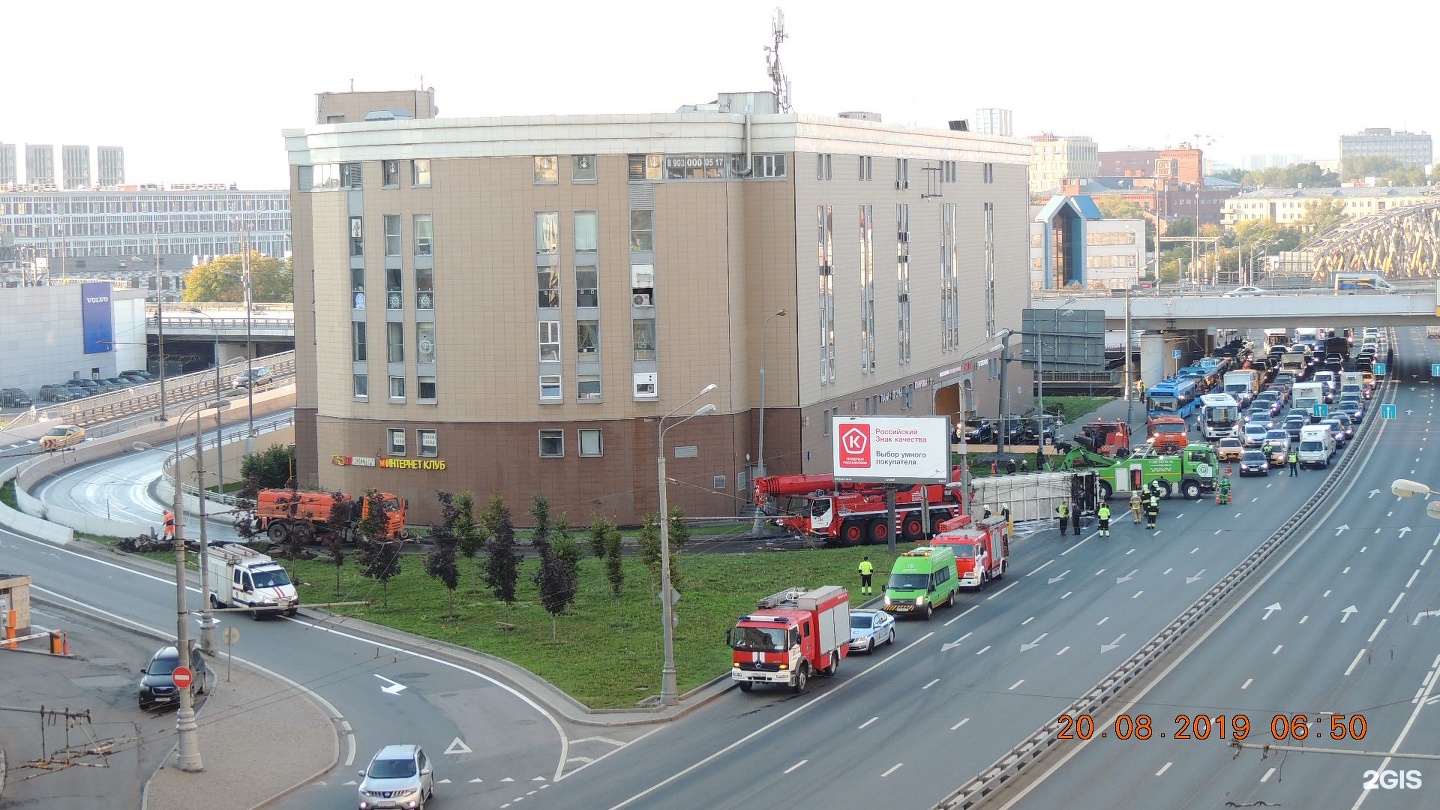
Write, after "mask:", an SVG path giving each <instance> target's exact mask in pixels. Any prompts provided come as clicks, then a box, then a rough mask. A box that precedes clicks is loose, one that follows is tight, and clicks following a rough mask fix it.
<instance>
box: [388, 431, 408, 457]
mask: <svg viewBox="0 0 1440 810" xmlns="http://www.w3.org/2000/svg"><path fill="white" fill-rule="evenodd" d="M385 432H386V434H388V435H389V440H388V441H387V442H386V443H385V454H386V455H387V456H389V457H390V458H405V456H406V454H407V448H406V446H405V428H386V429H385Z"/></svg>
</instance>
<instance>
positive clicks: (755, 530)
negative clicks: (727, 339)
mask: <svg viewBox="0 0 1440 810" xmlns="http://www.w3.org/2000/svg"><path fill="white" fill-rule="evenodd" d="M785 314H786V312H785V310H783V309H782V310H780V311H779V312H777V313H775V314H774V315H770V316H769V317H767V318H766V319H765V322H764V323H762V324H761V325H760V455H759V457H758V463H757V464H756V469H757V470H758V476H757V477H761V478H763V477H764V476H765V357H766V354H765V328H766V327H768V326H769V325H770V322H771V321H773V320H775V319H776V318H783V317H785ZM760 506H761V505H760V504H758V503H757V504H755V525H753V526H751V527H750V533H751V534H759V533H760V518H761V515H762V511H761V508H760Z"/></svg>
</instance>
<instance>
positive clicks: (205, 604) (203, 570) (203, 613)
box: [173, 399, 230, 660]
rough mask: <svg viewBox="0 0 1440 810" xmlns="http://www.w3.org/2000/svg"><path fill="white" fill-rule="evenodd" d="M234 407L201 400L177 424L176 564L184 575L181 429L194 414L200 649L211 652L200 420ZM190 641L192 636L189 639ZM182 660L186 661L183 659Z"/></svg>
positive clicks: (212, 622)
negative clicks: (211, 412) (206, 414)
mask: <svg viewBox="0 0 1440 810" xmlns="http://www.w3.org/2000/svg"><path fill="white" fill-rule="evenodd" d="M229 407H230V401H229V400H224V399H217V400H215V401H213V402H197V403H195V404H194V405H191V406H190V407H189V408H186V409H185V411H184V413H182V414H181V415H180V421H179V422H176V423H175V471H174V477H175V481H174V483H175V504H174V507H173V509H174V513H175V554H176V556H177V557H178V559H177V561H176V564H177V565H178V566H180V568H179V569H178V570H179V572H180V574H181V575H182V578H183V574H184V560H185V497H184V496H185V493H184V490H183V489H182V488H181V485H180V432H181V429H182V428H183V427H184V424H185V420H186V419H187V418H189V416H190V415H191V414H192V413H193V414H194V415H195V472H196V474H197V475H198V477H199V481H198V483H199V485H200V486H199V489H200V649H201V650H203V651H205V652H207V653H209V652H214V650H215V616H214V614H213V613H212V612H211V608H212V607H213V605H211V604H210V577H209V573H210V561H209V557H210V555H209V554H208V553H207V552H208V551H209V549H210V543H209V536H208V534H207V531H206V528H207V527H206V523H207V521H206V519H205V455H204V452H203V448H202V445H201V438H202V436H203V435H204V434H203V428H202V427H201V422H200V416H199V414H200V412H201V411H205V410H208V409H210V408H214V409H215V410H216V411H223V410H225V409H226V408H229ZM186 641H187V643H188V641H189V639H188V637H187V639H186ZM181 660H184V659H183V658H182V659H181Z"/></svg>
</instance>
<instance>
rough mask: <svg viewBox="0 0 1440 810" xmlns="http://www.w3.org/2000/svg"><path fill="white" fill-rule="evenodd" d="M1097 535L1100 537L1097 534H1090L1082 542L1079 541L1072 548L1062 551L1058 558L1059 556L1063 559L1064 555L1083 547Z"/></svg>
mask: <svg viewBox="0 0 1440 810" xmlns="http://www.w3.org/2000/svg"><path fill="white" fill-rule="evenodd" d="M1099 535H1100V533H1099V532H1091V533H1090V535H1089V536H1088V537H1086V538H1085V539H1084V540H1081V541H1080V542H1078V543H1076V544H1075V545H1073V546H1071V547H1069V548H1067V549H1065V550H1064V551H1062V552H1060V556H1061V557H1064V556H1065V555H1066V554H1069V553H1070V552H1072V551H1074V550H1075V549H1077V548H1080V547H1081V546H1083V545H1085V544H1086V543H1088V542H1090V540H1091V539H1092V538H1095V537H1098V536H1099Z"/></svg>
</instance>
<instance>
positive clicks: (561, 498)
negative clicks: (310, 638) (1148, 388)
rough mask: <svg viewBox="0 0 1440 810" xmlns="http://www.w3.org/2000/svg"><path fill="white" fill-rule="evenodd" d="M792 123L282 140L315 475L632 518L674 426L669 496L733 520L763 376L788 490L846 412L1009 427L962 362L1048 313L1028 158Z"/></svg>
mask: <svg viewBox="0 0 1440 810" xmlns="http://www.w3.org/2000/svg"><path fill="white" fill-rule="evenodd" d="M336 95H337V94H329V95H328V97H327V102H326V105H324V106H325V108H327V109H330V110H335V109H348V110H351V112H350V113H348V114H347V116H346V118H345V119H344V120H346V121H356V120H357V119H361V118H363V116H361V115H359V114H358V111H361V110H364V109H365V108H366V104H365V102H366V98H365V96H366V95H367V94H354V96H355V97H356V98H354V99H350V100H344V99H337V98H335V96H336ZM427 101H428V99H427ZM370 106H371V107H372V108H374V109H382V108H386V109H389V110H390V112H396V110H395V105H393V104H389V103H388V100H386V99H383V98H381V99H380V100H377V101H376V102H375V103H373V104H372V105H370ZM411 109H412V110H416V109H418V110H420V111H422V113H423V111H425V110H427V109H433V107H431V106H430V105H428V104H422V105H417V106H414V107H411ZM774 110H775V100H774V97H773V95H771V94H768V93H749V94H734V95H727V96H722V97H721V98H720V99H719V101H717V102H715V103H712V104H707V105H698V106H696V107H687V108H682V111H681V112H677V113H668V114H641V115H585V116H578V115H577V116H542V117H515V118H468V119H438V118H430V117H428V116H427V115H424V114H421V115H419V116H417V117H415V118H413V119H410V118H405V117H404V116H403V112H404V111H403V110H401V111H399V112H400V113H401V114H400V115H396V116H395V117H394V119H393V120H382V121H374V120H372V121H370V122H357V123H338V124H324V123H320V124H316V125H315V126H312V127H310V128H307V129H303V130H288V131H286V132H285V133H284V135H285V140H286V147H287V150H288V152H289V162H290V164H291V183H292V186H291V188H292V192H293V193H292V196H291V203H292V211H291V215H292V221H293V223H294V241H293V250H294V267H295V311H296V337H295V342H296V357H297V370H298V380H299V382H298V393H297V402H296V413H297V416H296V439H297V451H298V455H299V462H298V463H299V474H300V477H301V480H303V481H306V482H313V483H318V484H319V485H321V486H324V487H325V488H327V489H329V488H334V489H340V490H344V491H349V492H354V491H358V490H362V489H364V488H367V487H375V488H376V489H378V490H381V491H384V492H392V493H396V494H399V495H402V496H404V497H407V498H409V499H410V500H411V503H412V515H413V517H414V518H415V519H418V520H422V521H423V520H429V519H434V518H435V517H436V515H437V513H438V507H437V504H436V499H435V493H436V492H437V491H450V492H458V491H471V492H474V493H475V494H476V496H477V497H478V498H479V499H481V500H482V501H483V500H484V499H486V498H488V496H489V494H490V493H491V492H492V491H496V490H498V491H500V492H501V493H503V494H504V495H505V497H506V499H507V502H508V503H509V504H510V506H511V508H512V510H513V511H514V512H515V515H516V522H517V523H519V524H521V525H525V524H527V523H528V517H527V516H525V515H524V509H525V507H526V506H528V504H529V500H530V496H531V494H532V493H534V492H537V491H543V492H545V493H546V494H547V495H548V497H549V499H550V501H551V503H552V505H553V508H554V509H555V511H556V512H564V513H566V514H567V515H568V516H569V519H570V521H571V522H572V523H575V524H583V523H588V522H589V521H590V520H591V518H592V516H594V515H596V514H603V515H608V516H610V517H612V518H614V519H617V520H619V521H621V522H623V523H634V522H637V521H638V520H639V519H640V518H641V516H642V515H643V514H645V513H647V512H651V511H654V510H655V509H656V508H657V483H656V482H657V474H656V466H657V465H656V454H657V450H658V447H657V435H656V433H657V420H658V418H659V417H662V416H664V415H666V414H668V413H671V412H674V413H675V416H673V417H671V418H670V419H668V420H667V421H665V423H664V427H665V429H666V434H665V439H664V447H665V453H666V463H667V471H666V472H667V476H668V478H669V479H670V485H669V498H670V503H671V504H672V505H674V506H679V507H681V508H683V509H684V510H685V511H686V513H687V514H689V515H691V516H733V515H738V514H743V513H745V512H746V511H747V509H748V507H749V490H750V483H751V480H752V477H753V476H754V474H755V472H756V469H757V464H758V459H759V445H760V443H761V442H760V433H761V413H762V411H761V404H762V387H761V380H762V370H763V372H764V380H765V386H764V391H763V397H764V400H763V404H764V411H763V414H764V419H763V425H764V452H765V466H766V467H767V468H768V472H769V473H770V474H779V473H823V472H829V471H830V468H831V462H830V435H829V434H830V420H831V419H832V418H833V417H834V416H837V415H840V416H850V415H864V414H886V415H928V414H930V413H931V412H932V408H933V410H934V412H938V413H943V414H954V413H957V412H958V411H959V410H960V409H961V407H962V406H961V402H962V400H963V401H964V402H966V403H969V406H970V407H971V408H972V409H973V410H976V411H978V412H980V413H982V414H986V415H994V414H995V413H996V412H997V409H998V398H999V384H998V381H997V380H996V379H994V376H995V374H994V372H995V370H996V369H997V368H998V366H999V364H998V363H994V362H993V361H992V362H989V363H987V362H986V358H984V357H982V358H979V359H978V360H977V359H975V358H971V357H968V356H967V355H968V354H969V353H971V352H975V351H979V350H982V349H984V348H988V346H986V345H985V344H986V343H988V342H990V341H986V336H987V335H989V334H993V333H994V332H996V331H998V330H999V329H1002V328H1005V327H1011V328H1015V329H1017V330H1018V327H1019V321H1020V310H1021V308H1022V307H1024V306H1025V305H1026V302H1027V300H1028V291H1027V288H1028V286H1029V283H1028V275H1029V271H1028V261H1027V258H1028V257H1027V244H1028V241H1027V236H1026V228H1027V219H1028V210H1029V206H1028V202H1027V194H1026V171H1027V168H1028V165H1029V160H1030V154H1031V150H1030V144H1029V143H1028V142H1027V141H1023V140H1019V139H1011V138H999V137H988V136H981V135H976V134H973V133H968V132H952V131H945V130H925V129H916V128H912V127H905V126H897V125H891V124H884V123H880V122H878V121H875V120H874V119H875V118H878V116H874V115H873V114H868V117H869V118H870V119H871V120H860V119H859V118H854V117H852V118H839V117H827V116H815V115H805V114H794V113H783V114H781V113H776V112H774ZM852 115H853V114H852ZM332 120H333V119H332ZM782 310H783V311H784V312H785V313H786V314H784V315H780V316H777V313H779V312H781V311H782ZM1016 353H1017V354H1018V350H1017V351H1016ZM1012 371H1013V372H1015V376H1013V377H1012V380H1013V381H1012V382H1011V383H1010V385H1009V387H1010V388H1011V390H1012V391H1013V390H1015V389H1017V388H1022V387H1023V388H1025V389H1026V390H1028V385H1026V384H1025V383H1023V382H1021V381H1019V377H1018V373H1019V371H1020V370H1019V368H1018V366H1017V367H1015V368H1014V369H1012ZM1026 377H1027V378H1028V374H1027V375H1026ZM711 383H714V384H715V386H716V387H715V389H714V390H713V391H711V392H710V393H708V394H704V395H702V396H699V397H696V395H697V394H699V393H700V392H701V391H702V390H703V389H704V388H705V387H706V386H707V385H709V384H711ZM962 391H963V392H964V393H963V394H962ZM692 399H693V401H691V400H692ZM687 403H688V404H687ZM707 404H713V405H714V406H715V410H714V412H713V413H710V414H707V415H704V416H699V417H696V418H693V419H691V420H689V421H686V422H684V423H683V424H681V420H682V419H683V418H684V417H685V416H686V415H689V414H692V413H694V412H695V411H696V410H697V409H700V408H701V407H702V406H704V405H707ZM1022 404H1028V402H1026V403H1020V404H1017V405H1016V406H1015V407H1013V410H1017V411H1018V410H1023V408H1022V407H1020V405H1022Z"/></svg>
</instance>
